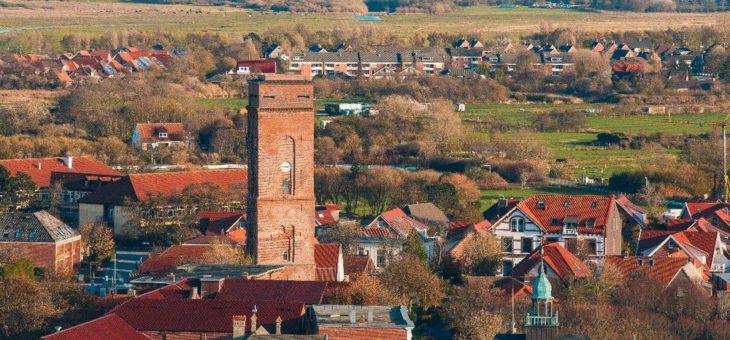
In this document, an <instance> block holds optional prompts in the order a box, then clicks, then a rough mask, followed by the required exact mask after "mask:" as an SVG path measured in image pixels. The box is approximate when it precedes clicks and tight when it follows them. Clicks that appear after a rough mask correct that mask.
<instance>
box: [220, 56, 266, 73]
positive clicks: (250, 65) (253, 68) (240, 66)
mask: <svg viewBox="0 0 730 340" xmlns="http://www.w3.org/2000/svg"><path fill="white" fill-rule="evenodd" d="M258 73H276V59H263V60H238V61H236V67H234V68H233V69H232V70H230V71H228V74H236V75H250V74H258Z"/></svg>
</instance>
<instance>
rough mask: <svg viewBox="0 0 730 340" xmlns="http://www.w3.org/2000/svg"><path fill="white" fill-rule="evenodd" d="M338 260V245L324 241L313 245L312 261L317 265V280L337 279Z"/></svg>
mask: <svg viewBox="0 0 730 340" xmlns="http://www.w3.org/2000/svg"><path fill="white" fill-rule="evenodd" d="M339 261H340V245H339V244H338V243H326V244H315V245H314V263H315V265H316V266H317V281H337V267H338V263H339Z"/></svg>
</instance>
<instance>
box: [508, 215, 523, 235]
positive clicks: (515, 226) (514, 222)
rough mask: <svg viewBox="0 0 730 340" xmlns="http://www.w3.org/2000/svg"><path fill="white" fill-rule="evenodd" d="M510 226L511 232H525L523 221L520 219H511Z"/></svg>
mask: <svg viewBox="0 0 730 340" xmlns="http://www.w3.org/2000/svg"><path fill="white" fill-rule="evenodd" d="M510 226H511V227H512V231H513V232H523V231H525V219H524V218H522V217H512V219H511V220H510Z"/></svg>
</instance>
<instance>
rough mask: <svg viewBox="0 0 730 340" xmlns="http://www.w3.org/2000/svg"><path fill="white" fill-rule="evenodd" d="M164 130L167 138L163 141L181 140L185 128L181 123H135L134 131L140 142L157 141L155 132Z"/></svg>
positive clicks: (183, 136)
mask: <svg viewBox="0 0 730 340" xmlns="http://www.w3.org/2000/svg"><path fill="white" fill-rule="evenodd" d="M162 130H164V131H165V132H167V138H165V139H164V140H172V141H175V140H183V139H184V138H185V126H183V124H182V123H137V126H136V127H135V131H136V132H137V133H139V137H140V139H141V141H142V142H149V141H159V140H162V139H160V138H158V134H157V132H159V131H162Z"/></svg>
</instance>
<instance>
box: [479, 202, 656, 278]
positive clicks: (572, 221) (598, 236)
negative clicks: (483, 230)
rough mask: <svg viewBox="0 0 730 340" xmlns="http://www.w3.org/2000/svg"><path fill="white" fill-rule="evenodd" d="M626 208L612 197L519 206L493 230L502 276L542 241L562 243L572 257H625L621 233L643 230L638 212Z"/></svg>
mask: <svg viewBox="0 0 730 340" xmlns="http://www.w3.org/2000/svg"><path fill="white" fill-rule="evenodd" d="M622 202H623V203H622ZM627 202H628V200H626V199H624V198H622V199H620V200H619V199H617V198H616V197H615V196H613V195H612V196H569V195H537V196H533V197H530V198H528V199H526V200H523V201H521V202H519V203H518V204H516V205H514V206H513V207H512V208H511V209H510V210H509V211H508V212H506V213H505V214H504V215H502V216H501V217H500V218H498V219H497V220H496V221H494V222H493V223H492V227H491V229H490V230H491V232H492V233H494V235H496V236H497V238H499V240H500V242H501V245H502V251H503V258H502V273H503V275H507V274H509V273H510V272H511V271H512V268H513V267H514V266H515V265H517V264H518V263H519V262H520V261H522V259H523V258H525V257H526V256H527V255H528V254H530V253H532V252H533V250H534V249H536V248H537V247H539V246H540V244H541V242H542V240H543V239H544V240H545V241H546V242H558V243H560V245H562V246H563V247H565V248H567V249H568V250H569V251H570V252H572V253H576V252H578V251H579V250H580V251H586V252H588V253H589V254H588V255H591V256H595V257H602V256H606V255H619V254H621V251H622V243H623V240H622V230H624V229H629V228H633V227H639V228H640V227H643V225H644V224H643V223H644V221H643V218H642V217H641V216H643V215H640V212H641V211H640V210H638V209H639V208H638V207H635V206H633V205H632V206H628V203H627ZM497 204H499V203H497ZM627 241H628V240H627Z"/></svg>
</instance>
